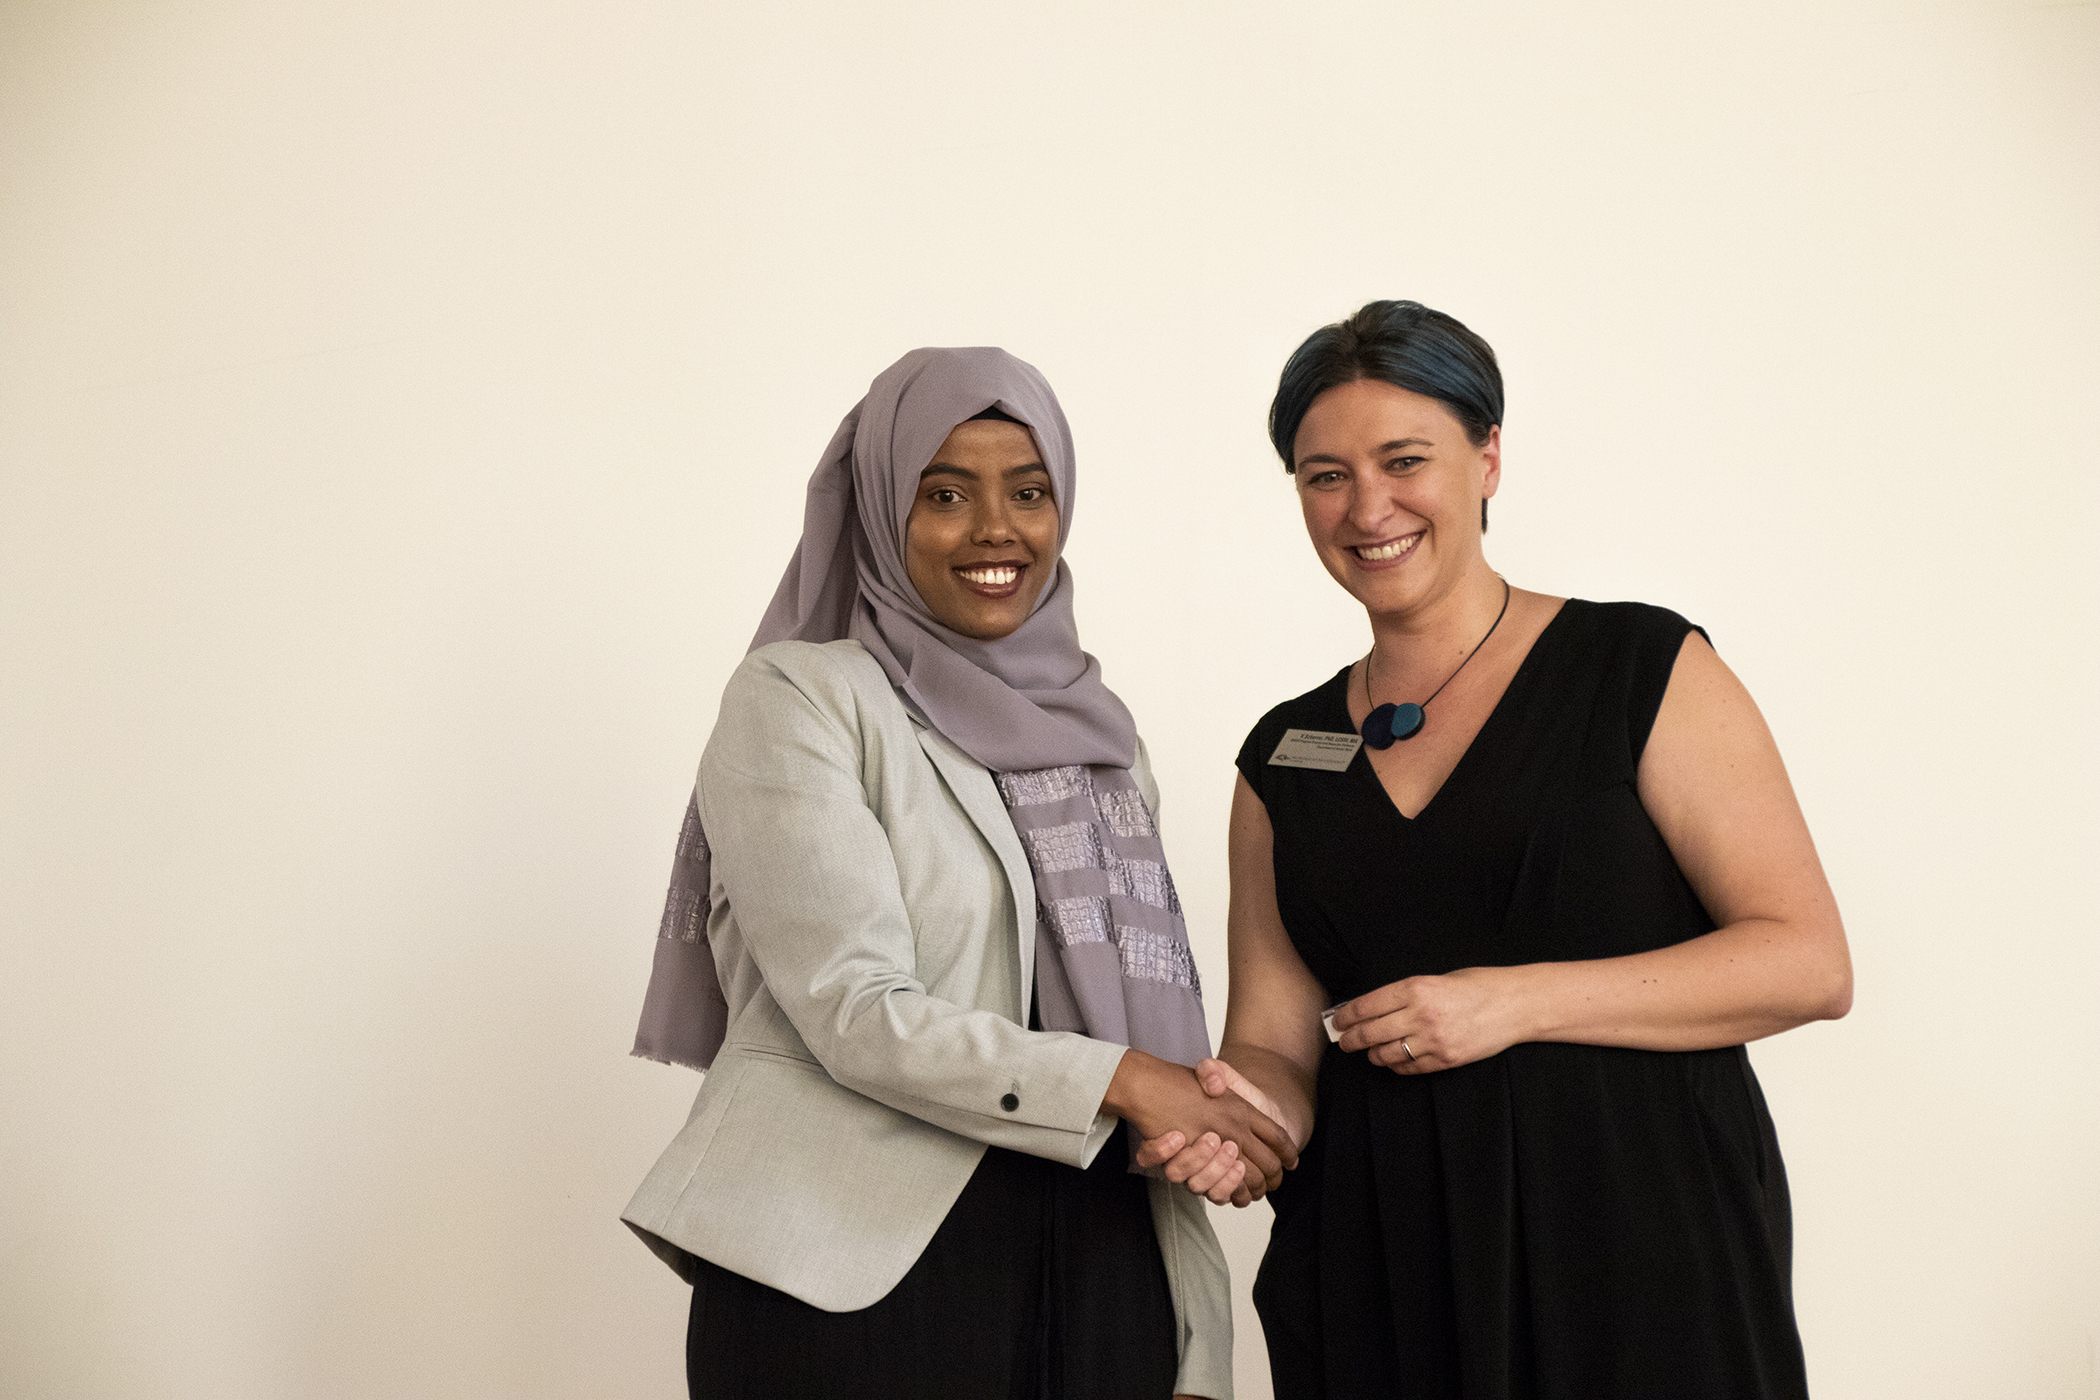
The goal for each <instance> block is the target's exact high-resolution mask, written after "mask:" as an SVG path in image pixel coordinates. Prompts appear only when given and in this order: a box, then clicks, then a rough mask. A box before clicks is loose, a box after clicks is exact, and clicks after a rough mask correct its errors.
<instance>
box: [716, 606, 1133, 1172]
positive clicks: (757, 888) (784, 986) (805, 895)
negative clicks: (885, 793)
mask: <svg viewBox="0 0 2100 1400" xmlns="http://www.w3.org/2000/svg"><path fill="white" fill-rule="evenodd" d="M769 653H771V654H769ZM700 779H701V780H700V794H701V797H700V800H701V807H702V814H703V817H704V819H705V821H706V825H707V839H708V844H709V845H710V846H711V847H712V848H713V850H714V854H715V866H714V868H715V871H716V872H717V877H718V879H719V880H720V883H721V887H722V890H723V892H724V893H725V894H726V896H727V899H728V903H729V906H730V908H731V909H732V910H734V912H735V914H736V921H737V926H738V928H739V930H740V931H741V933H742V936H743V938H744V941H745V944H746V947H747V949H748V951H749V954H750V956H751V958H752V960H753V962H754V963H756V965H757V968H758V971H759V974H760V976H762V977H763V978H764V979H765V984H766V989H767V990H768V991H769V992H770V993H771V994H772V996H773V999H774V1000H775V1001H776V1002H777V1003H778V1004H779V1006H780V1008H781V1010H782V1012H784V1013H785V1014H786V1016H787V1018H788V1020H789V1021H790V1022H791V1023H792V1024H793V1026H794V1028H795V1030H796V1032H797V1033H798V1034H799V1035H800V1036H801V1037H802V1040H803V1043H804V1044H805V1045H807V1046H808V1047H809V1050H810V1053H811V1054H813V1055H814V1056H815V1057H816V1059H817V1062H818V1063H819V1064H821V1065H822V1066H823V1067H824V1069H825V1070H826V1071H827V1072H828V1073H829V1074H830V1075H831V1077H832V1078H833V1079H835V1080H837V1081H838V1082H839V1083H840V1084H842V1085H844V1086H845V1087H846V1088H849V1089H852V1090H853V1091H855V1092H856V1093H860V1094H864V1095H866V1096H867V1097H869V1098H871V1099H874V1100H876V1101H878V1102H880V1103H884V1104H887V1105H889V1106H890V1107H891V1108H894V1109H897V1110H898V1111H900V1112H903V1113H908V1114H911V1115H912V1116H913V1117H915V1118H920V1119H923V1120H925V1121H926V1122H929V1123H932V1124H935V1125H936V1126H939V1127H942V1128H946V1129H947V1130H949V1131H950V1132H954V1133H959V1134H961V1135H962V1136H964V1137H967V1138H971V1139H974V1140H976V1141H979V1142H985V1143H991V1144H994V1145H997V1146H1000V1147H1007V1148H1012V1149H1014V1150H1016V1151H1021V1152H1028V1153H1032V1154H1033V1155H1035V1156H1038V1157H1046V1158H1049V1159H1051V1160H1053V1161H1059V1162H1066V1163H1070V1164H1072V1165H1075V1166H1084V1165H1086V1163H1087V1162H1088V1161H1090V1160H1091V1159H1092V1158H1093V1155H1094V1153H1095V1152H1096V1151H1097V1150H1098V1149H1099V1148H1100V1145H1101V1143H1102V1142H1103V1141H1104V1140H1105V1139H1106V1137H1107V1134H1108V1130H1109V1129H1112V1128H1113V1126H1114V1120H1113V1119H1111V1118H1107V1117H1105V1116H1103V1115H1101V1114H1100V1112H1099V1110H1100V1106H1101V1098H1102V1095H1103V1094H1105V1093H1106V1092H1107V1091H1108V1082H1109V1080H1110V1079H1111V1078H1112V1077H1113V1076H1114V1074H1115V1071H1116V1066H1117V1065H1118V1064H1119V1063H1120V1062H1121V1060H1122V1056H1123V1047H1122V1046H1120V1045H1112V1044H1107V1043H1104V1042H1102V1041H1097V1040H1091V1039H1089V1038H1088V1037H1086V1036H1083V1035H1074V1034H1069V1033H1064V1032H1043V1031H1029V1030H1027V1029H1026V1028H1025V1027H1023V1026H1021V1025H1018V1024H1016V1023H1015V1022H1014V1021H1012V1020H1009V1019H1008V1018H1007V1017H1005V1016H1002V1015H1000V1014H998V1013H997V1012H994V1011H987V1010H979V1009H975V1008H971V1007H965V1006H960V1005H957V1004H956V1003H954V1002H950V1001H944V1000H942V999H940V998H938V997H934V996H932V995H930V994H929V993H928V992H927V990H926V988H925V986H924V985H923V984H922V983H921V982H920V981H919V980H918V978H917V977H916V976H915V975H914V968H915V965H916V954H915V946H916V937H915V934H914V931H913V927H912V921H911V918H910V915H909V913H908V911H907V910H906V908H905V904H904V896H903V892H902V889H901V887H900V881H899V877H898V873H897V867H896V862H895V859H894V857H893V856H892V854H891V848H890V834H889V833H888V832H887V831H886V830H885V829H884V827H883V825H882V823H881V821H880V820H879V819H878V818H877V816H876V813H875V811H874V810H873V809H872V808H871V807H870V805H869V802H868V795H867V791H866V788H865V785H864V779H863V776H862V739H861V728H860V723H859V718H858V701H857V698H856V696H855V692H854V690H853V687H852V685H851V683H850V681H849V679H848V677H847V676H846V675H845V673H844V671H843V669H842V668H841V667H840V666H839V664H838V663H837V662H836V660H834V659H833V658H831V657H829V656H827V655H825V654H824V652H823V650H822V649H821V648H818V647H814V646H809V647H795V648H793V649H792V650H791V651H789V652H788V653H787V660H786V661H785V662H784V661H783V658H782V655H781V653H780V651H779V650H777V649H775V648H765V649H762V650H760V651H759V652H755V653H753V654H752V655H751V656H750V657H747V658H746V659H745V661H744V663H743V665H742V666H740V667H739V668H738V670H737V672H736V674H735V675H734V676H732V677H731V679H730V682H729V685H728V687H727V689H726V691H725V693H724V695H723V699H722V713H721V718H720V719H719V720H718V721H717V723H716V726H715V733H714V736H713V737H712V738H711V739H710V740H709V742H708V746H707V752H706V755H705V757H703V759H702V760H701V767H700Z"/></svg>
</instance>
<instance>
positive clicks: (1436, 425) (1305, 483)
mask: <svg viewBox="0 0 2100 1400" xmlns="http://www.w3.org/2000/svg"><path fill="white" fill-rule="evenodd" d="M1291 460H1292V462H1293V463H1294V465H1295V467H1296V472H1297V481H1298V503H1299V505H1300V506H1301V507H1302V508H1303V510H1304V512H1305V530H1306V533H1307V534H1308V535H1310V536H1311V537H1312V543H1313V549H1314V550H1315V551H1317V552H1318V554H1319V556H1320V562H1321V563H1322V564H1325V565H1326V566H1327V572H1328V573H1330V574H1332V575H1334V579H1335V582H1337V583H1339V584H1341V586H1342V587H1344V588H1346V589H1348V590H1349V592H1350V593H1351V594H1352V595H1353V596H1354V597H1355V598H1356V600H1357V601H1358V602H1360V603H1362V604H1363V605H1364V606H1365V607H1366V608H1368V609H1369V610H1370V611H1372V612H1373V613H1396V612H1406V611H1409V610H1411V609H1413V608H1415V607H1418V606H1420V605H1422V604H1425V603H1430V602H1434V601H1435V600H1437V599H1439V598H1442V597H1444V596H1447V595H1448V594H1450V593H1451V592H1453V591H1455V590H1456V589H1457V588H1458V587H1459V586H1460V584H1461V583H1462V581H1463V580H1464V579H1465V578H1466V577H1467V575H1468V574H1469V573H1470V572H1471V571H1472V570H1474V569H1476V568H1485V567H1486V561H1485V559H1484V558H1483V557H1482V555H1481V552H1480V509H1481V507H1480V503H1481V502H1482V501H1483V500H1485V499H1487V498H1488V497H1489V496H1492V495H1494V494H1495V490H1496V487H1497V486H1498V485H1499V484H1500V482H1501V478H1502V435H1501V429H1500V428H1499V427H1498V428H1490V429H1489V430H1488V438H1487V441H1486V442H1485V443H1484V444H1482V445H1480V446H1477V447H1476V446H1475V445H1474V444H1473V442H1472V441H1471V440H1470V439H1469V438H1468V437H1467V436H1466V430H1465V428H1464V426H1463V425H1462V424H1460V423H1459V421H1458V419H1457V418H1455V417H1453V416H1452V413H1451V410H1450V409H1448V408H1446V407H1444V405H1443V404H1441V403H1439V402H1438V401H1437V400H1435V399H1432V398H1429V397H1428V396H1426V395H1423V394H1416V393H1412V392H1410V391H1408V390H1406V389H1402V388H1399V387H1398V386H1396V385H1392V384H1388V383H1386V382H1385V381H1383V380H1380V379H1359V380H1356V381H1354V382H1353V383H1349V384H1341V385H1337V386H1336V387H1334V388H1332V389H1329V390H1328V391H1327V392H1326V393H1324V394H1322V395H1320V397H1319V398H1317V399H1315V400H1313V405H1312V407H1311V408H1310V409H1308V410H1307V411H1306V414H1305V418H1304V421H1302V422H1301V423H1300V424H1299V425H1298V437H1297V441H1296V443H1295V444H1294V446H1293V451H1292V453H1291Z"/></svg>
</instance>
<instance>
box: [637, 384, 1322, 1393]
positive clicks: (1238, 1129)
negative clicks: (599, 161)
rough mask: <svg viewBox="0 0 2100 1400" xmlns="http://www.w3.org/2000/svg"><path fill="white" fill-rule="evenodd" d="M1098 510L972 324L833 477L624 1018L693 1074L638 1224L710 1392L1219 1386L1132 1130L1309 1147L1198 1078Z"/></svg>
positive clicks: (719, 736) (1280, 1158)
mask: <svg viewBox="0 0 2100 1400" xmlns="http://www.w3.org/2000/svg"><path fill="white" fill-rule="evenodd" d="M1073 498H1074V475H1073V462H1072V451H1071V439H1070V435H1069V432H1068V431H1067V428H1066V425H1065V420H1064V415H1063V413H1062V412H1061V411H1060V409H1059V408H1058V405H1057V400H1056V398H1055V397H1054V396H1053V395H1052V394H1051V392H1050V387H1049V385H1048V384H1046V383H1045V382H1044V381H1043V378H1042V376H1041V375H1039V374H1038V373H1037V372H1036V371H1035V370H1034V369H1032V368H1031V367H1030V366H1028V365H1026V364H1023V363H1022V362H1021V361H1019V360H1017V359H1014V358H1013V357H1012V356H1010V355H1008V354H1006V353H1005V352H1004V351H1000V350H994V349H982V348H980V349H966V350H916V351H913V352H912V353H911V354H909V355H906V356H905V357H904V358H903V359H902V360H900V361H898V362H897V363H896V364H895V365H893V366H891V367H890V368H889V369H888V370H886V371H884V373H883V374H882V375H881V376H880V377H878V378H877V379H876V380H875V382H874V383H873V385H871V386H870V388H869V390H868V394H867V396H866V397H865V398H864V399H862V401H861V402H860V404H859V405H857V406H856V407H855V408H854V410H853V411H852V412H851V413H849V414H848V415H847V416H846V419H845V421H844V422H843V423H842V424H841V425H840V427H839V430H838V433H837V434H836V435H835V436H834V438H833V439H832V442H831V445H830V447H829V448H828V449H827V450H826V452H825V455H824V458H823V460H822V462H820V463H819V465H818V468H817V472H816V475H815V476H814V477H813V478H812V479H811V481H810V484H809V494H808V503H807V507H806V511H805V516H804V527H803V534H802V541H801V544H800V545H799V546H798V548H797V550H796V552H795V557H794V559H793V560H792V561H791V562H790V564H789V565H788V570H787V574H786V576H785V577H784V578H783V579H782V580H781V584H780V588H779V591H778V592H777V593H776V595H775V596H774V599H773V603H772V606H771V608H770V609H769V610H768V611H767V613H766V617H765V620H764V621H763V622H762V623H761V624H760V627H759V630H758V635H757V637H756V639H755V640H754V642H753V646H752V650H751V653H750V654H749V656H747V657H746V658H745V660H744V663H743V664H742V665H741V666H740V667H739V668H738V670H737V671H736V673H735V675H734V676H733V677H732V678H731V680H730V682H729V685H728V687H727V689H726V690H725V692H724V694H723V698H722V709H721V714H720V717H719V718H718V720H717V721H716V725H715V729H714V733H713V735H712V737H711V738H710V739H709V741H708V745H707V749H706V753H705V756H704V757H703V758H702V759H701V763H700V772H699V777H698V781H697V783H696V785H695V789H694V793H693V799H692V803H691V804H690V806H689V807H688V810H687V815H686V824H685V830H684V832H683V833H682V834H681V836H680V839H679V847H678V862H677V865H676V867H675V871H674V879H673V883H672V887H671V893H670V898H669V900H668V902H667V905H666V909H665V915H664V923H663V927H662V930H661V934H660V937H659V938H658V941H657V956H656V967H655V972H654V974H653V976H652V979H651V984H650V990H649V997H648V1000H647V1003H646V1005H645V1008H644V1012H643V1019H642V1027H641V1032H640V1034H639V1036H638V1037H637V1041H636V1053H637V1054H641V1055H645V1056H648V1057H650V1058H655V1059H662V1060H667V1061H672V1062H676V1063H682V1064H689V1065H694V1066H698V1067H703V1068H706V1069H707V1071H708V1072H707V1076H706V1079H705V1081H704V1082H703V1083H702V1085H701V1088H700V1093H699V1096H698V1098H697V1099H696V1100H695V1101H694V1105H693V1110H692V1114H691V1117H690V1119H689V1121H688V1122H687V1124H686V1126H685V1129H684V1130H683V1131H682V1132H680V1133H679V1134H678V1136H677V1138H676V1139H674V1140H673V1142H672V1143H671V1145H670V1147H669V1148H668V1149H666V1151H665V1152H664V1154H663V1156H662V1157H661V1158H660V1159H659V1161H658V1162H657V1164H656V1166H655V1168H654V1169H653V1170H652V1171H651V1172H650V1173H649V1175H648V1177H647V1179H646V1180H645V1181H644V1182H643V1183H642V1185H641V1188H640V1189H639V1190H638V1191H637V1192H636V1194H635V1197H634V1200H633V1201H632V1202H631V1203H630V1204H629V1206H628V1208H627V1211H626V1214H625V1219H626V1220H627V1222H628V1223H629V1224H630V1225H631V1226H633V1228H634V1229H635V1230H636V1231H637V1232H638V1233H640V1234H641V1236H642V1238H643V1239H644V1240H645V1241H647V1242H648V1243H649V1244H650V1246H651V1247H652V1248H653V1249H655V1250H656V1252H657V1253H658V1254H659V1255H661V1256H662V1257H663V1258H664V1259H665V1260H666V1261H667V1262H668V1263H670V1264H671V1266H672V1267H673V1268H674V1269H676V1270H677V1271H678V1272H679V1273H680V1274H681V1275H682V1276H683V1277H684V1278H686V1279H687V1280H688V1281H690V1282H691V1283H692V1285H693V1302H692V1315H691V1323H690V1327H689V1330H688V1333H687V1373H688V1379H689V1384H690V1387H691V1391H692V1394H693V1395H694V1396H696V1397H702V1396H704V1397H715V1396H752V1397H759V1396H783V1397H785V1396H810V1395H823V1396H827V1397H835V1396H836V1397H853V1396H866V1397H889V1396H971V1397H977V1396H1011V1397H1014V1398H1015V1400H1023V1398H1024V1397H1025V1400H1039V1397H1049V1396H1063V1395H1071V1396H1087V1397H1111V1398H1113V1397H1125V1396H1127V1397H1131V1398H1132V1400H1166V1397H1168V1396H1170V1395H1192V1396H1208V1397H1212V1400H1224V1397H1227V1396H1229V1395H1230V1393H1231V1352H1232V1348H1231V1320H1230V1306H1229V1300H1228V1296H1227V1289H1228V1281H1227V1276H1226V1271H1225V1264H1224V1259H1223V1256H1222V1254H1221V1253H1220V1252H1219V1249H1218V1245H1217V1241H1216V1239H1215V1237H1214V1236H1213V1235H1212V1233H1211V1229H1210V1225H1209V1222H1208V1220H1207V1219H1206V1218H1205V1216H1204V1206H1203V1203H1202V1201H1201V1200H1200V1199H1198V1198H1196V1197H1195V1196H1193V1195H1191V1194H1189V1193H1188V1192H1185V1191H1182V1190H1180V1189H1178V1188H1175V1187H1173V1186H1171V1185H1169V1184H1168V1183H1166V1182H1165V1181H1163V1180H1157V1179H1148V1178H1146V1177H1144V1176H1140V1175H1135V1174H1133V1172H1132V1166H1131V1153H1130V1147H1129V1144H1128V1143H1127V1141H1126V1129H1125V1127H1124V1126H1123V1124H1125V1123H1127V1124H1129V1125H1130V1128H1131V1129H1133V1130H1135V1131H1137V1132H1138V1133H1140V1134H1142V1135H1143V1136H1147V1137H1152V1136H1159V1135H1162V1134H1165V1133H1167V1132H1174V1133H1176V1134H1177V1135H1179V1137H1180V1138H1186V1139H1187V1140H1188V1141H1191V1142H1197V1143H1201V1144H1204V1145H1211V1144H1220V1145H1222V1147H1221V1151H1222V1153H1223V1155H1224V1156H1225V1157H1226V1159H1227V1160H1232V1161H1234V1162H1235V1165H1236V1167H1238V1170H1236V1172H1235V1180H1238V1179H1239V1177H1240V1176H1241V1175H1243V1174H1244V1175H1245V1176H1246V1177H1248V1178H1249V1179H1250V1180H1251V1181H1252V1182H1253V1184H1254V1188H1255V1189H1261V1188H1263V1187H1265V1186H1267V1185H1269V1184H1273V1182H1274V1181H1275V1180H1276V1179H1278V1178H1279V1177H1280V1175H1281V1172H1282V1170H1283V1167H1284V1165H1285V1164H1286V1163H1287V1162H1289V1161H1293V1160H1295V1154H1294V1152H1293V1151H1292V1149H1291V1148H1290V1144H1289V1140H1288V1137H1287V1136H1286V1135H1285V1134H1284V1133H1283V1131H1282V1130H1281V1129H1280V1128H1278V1127H1277V1125H1275V1124H1274V1123H1273V1122H1271V1121H1270V1120H1269V1119H1267V1118H1266V1117H1264V1116H1263V1115H1262V1114H1260V1113H1259V1112H1257V1111H1255V1110H1254V1109H1253V1108H1251V1107H1250V1106H1249V1105H1248V1104H1247V1103H1246V1102H1245V1101H1244V1100H1242V1099H1238V1098H1234V1097H1225V1098H1213V1097H1210V1096H1207V1095H1206V1094H1205V1093H1204V1091H1203V1089H1202V1087H1201V1086H1200V1085H1199V1084H1198V1082H1197V1080H1196V1078H1195V1075H1194V1073H1193V1071H1192V1070H1191V1069H1190V1068H1188V1066H1191V1065H1193V1064H1195V1063H1196V1062H1197V1061H1198V1060H1200V1059H1202V1058H1203V1057H1204V1056H1206V1055H1207V1054H1208V1053H1209V1041H1208V1036H1207V1033H1206V1031H1205V1028H1204V1024H1203V1014H1202V1005H1201V1002H1200V999H1199V988H1198V982H1197V977H1196V970H1195V967H1194V964H1193V962H1192V961H1191V959H1190V956H1189V949H1188V938H1187V933H1186V930H1185V929H1184V927H1183V924H1182V918H1181V908H1180V903H1179V901H1178V899H1177V898H1176V896H1175V893H1174V885H1173V880H1172V877H1171V876H1170V875H1169V874H1168V872H1167V867H1166V861H1165V853H1164V851H1163V850H1162V848H1161V846H1160V843H1159V835H1158V830H1157V828H1156V826H1155V824H1154V816H1153V814H1154V813H1155V812H1156V811H1157V809H1158V799H1157V794H1156V792H1155V791H1154V788H1153V785H1152V779H1151V775H1150V773H1149V771H1148V769H1147V767H1146V765H1145V760H1144V755H1143V750H1142V747H1141V745H1140V744H1139V742H1138V739H1137V733H1136V728H1135V725H1134V724H1133V722H1132V720H1131V717H1130V714H1129V712H1128V711H1127V710H1126V709H1125V708H1124V707H1123V705H1122V703H1121V702H1120V701H1119V700H1118V699H1117V698H1116V697H1115V695H1114V694H1113V693H1112V692H1111V691H1110V690H1109V689H1108V688H1107V686H1105V685H1104V684H1103V683H1102V679H1101V670H1100V666H1099V664H1098V663H1097V662H1095V661H1094V659H1093V658H1092V657H1090V656H1088V655H1087V654H1086V653H1085V652H1083V651H1081V650H1080V647H1079V639H1078V633H1077V629H1076V626H1075V623H1074V620H1073V612H1072V592H1073V585H1072V577H1071V571H1070V569H1069V568H1068V567H1066V566H1065V565H1064V564H1063V562H1062V561H1061V558H1060V554H1061V551H1062V549H1063V546H1064V542H1065V538H1066V535H1067V533H1068V532H1069V530H1070V528H1071V520H1072V507H1073ZM1242 1156H1243V1157H1244V1159H1245V1164H1244V1165H1241V1164H1240V1163H1239V1162H1238V1159H1239V1158H1240V1157H1242Z"/></svg>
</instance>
